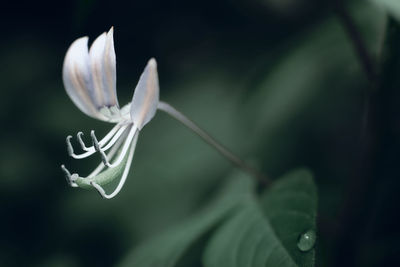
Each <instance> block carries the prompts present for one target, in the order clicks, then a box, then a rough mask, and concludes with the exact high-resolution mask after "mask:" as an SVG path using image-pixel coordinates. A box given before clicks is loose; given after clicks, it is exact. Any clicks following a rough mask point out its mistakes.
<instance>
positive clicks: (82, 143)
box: [76, 132, 90, 151]
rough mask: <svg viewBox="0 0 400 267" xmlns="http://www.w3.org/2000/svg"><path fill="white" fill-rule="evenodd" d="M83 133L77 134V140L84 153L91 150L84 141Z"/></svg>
mask: <svg viewBox="0 0 400 267" xmlns="http://www.w3.org/2000/svg"><path fill="white" fill-rule="evenodd" d="M82 135H83V133H82V132H79V133H77V134H76V138H77V139H78V142H79V144H80V145H81V148H82V150H84V151H89V150H90V149H89V148H88V147H86V145H85V142H83V140H82Z"/></svg>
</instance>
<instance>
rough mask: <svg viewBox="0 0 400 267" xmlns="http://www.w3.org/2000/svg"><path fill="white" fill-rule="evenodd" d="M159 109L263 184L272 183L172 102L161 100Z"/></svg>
mask: <svg viewBox="0 0 400 267" xmlns="http://www.w3.org/2000/svg"><path fill="white" fill-rule="evenodd" d="M158 109H159V110H161V111H164V112H165V113H167V114H168V115H170V116H171V117H173V118H174V119H176V120H178V121H179V122H180V123H182V124H183V125H185V126H186V127H188V128H189V129H190V130H192V131H193V132H195V133H196V134H197V135H198V136H200V137H201V138H202V139H203V140H204V141H205V142H206V143H208V144H209V145H211V146H212V147H214V148H215V149H216V150H217V151H218V152H219V153H220V154H221V155H222V156H224V157H225V158H227V159H228V160H229V161H231V162H232V163H233V164H234V165H236V166H237V167H239V168H241V169H242V170H244V171H245V172H247V173H248V174H250V175H251V176H253V177H254V178H256V179H257V180H258V182H259V183H260V184H261V185H263V186H267V185H269V184H270V182H271V181H270V180H269V179H268V177H266V176H265V175H263V174H262V173H260V172H259V171H258V170H256V169H254V168H252V167H251V166H249V165H248V164H247V163H246V162H245V161H244V160H242V159H240V158H239V157H238V156H236V155H235V154H234V153H232V151H230V150H229V149H228V148H226V147H225V146H223V145H222V144H220V143H218V142H217V141H216V140H215V139H214V138H212V137H211V136H210V135H209V134H208V133H207V132H206V131H204V130H203V129H201V128H200V127H199V126H198V125H197V124H195V123H194V122H193V121H191V120H190V119H189V118H187V117H186V116H185V115H183V114H182V113H181V112H179V111H178V110H176V109H175V108H174V107H172V106H171V105H170V104H168V103H165V102H162V101H160V102H159V103H158Z"/></svg>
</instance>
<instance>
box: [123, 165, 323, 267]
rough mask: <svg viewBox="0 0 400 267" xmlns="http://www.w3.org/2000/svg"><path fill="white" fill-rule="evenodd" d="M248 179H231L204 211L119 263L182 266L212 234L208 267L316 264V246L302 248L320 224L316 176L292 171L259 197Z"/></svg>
mask: <svg viewBox="0 0 400 267" xmlns="http://www.w3.org/2000/svg"><path fill="white" fill-rule="evenodd" d="M249 179H250V178H249V177H246V176H244V175H240V176H238V175H236V176H234V177H232V178H231V179H229V181H228V184H227V185H226V188H225V189H224V190H222V191H221V192H220V194H219V195H218V196H217V198H216V200H214V201H213V202H212V203H211V204H210V205H209V206H208V207H207V208H206V209H205V210H203V211H202V212H201V213H198V214H195V215H193V216H192V217H190V218H189V219H187V220H186V221H184V222H183V223H182V224H180V225H177V226H176V227H174V228H173V229H170V230H169V231H166V232H165V233H163V234H161V235H157V236H156V237H155V238H154V239H151V240H150V241H147V242H145V243H144V244H143V245H141V246H139V247H138V248H135V249H134V251H133V252H132V253H131V254H130V255H129V256H128V257H127V258H126V259H125V260H124V261H123V263H122V264H121V265H120V266H151V267H156V266H157V267H167V266H168V267H173V266H177V264H178V263H179V262H180V260H182V259H183V258H185V252H188V251H190V247H191V246H194V244H195V243H196V242H199V241H200V240H201V239H202V238H208V236H209V235H210V236H211V237H210V238H209V239H207V240H206V241H205V244H204V248H203V249H202V250H203V256H202V257H203V265H204V266H206V267H213V266H232V267H233V266H240V267H242V266H243V267H245V266H249V267H253V266H306V267H308V266H314V254H315V252H314V249H313V246H310V249H308V250H306V251H301V250H300V249H299V247H298V241H299V238H300V237H301V235H302V234H304V233H305V232H306V231H310V230H311V231H315V228H316V225H315V217H316V205H317V204H316V202H317V195H316V188H315V185H314V183H313V181H312V178H311V175H310V174H309V173H308V172H307V171H304V170H298V171H294V172H291V173H289V174H287V175H285V176H284V177H283V178H281V179H279V180H277V181H276V182H275V183H274V184H273V186H272V187H271V188H270V189H268V190H266V191H265V192H264V193H263V194H262V195H261V196H260V197H258V196H256V195H255V194H254V191H253V186H251V182H250V181H251V180H249ZM213 229H214V230H213ZM185 260H186V261H191V262H189V263H186V264H195V263H196V262H197V261H198V259H196V257H194V258H192V259H185Z"/></svg>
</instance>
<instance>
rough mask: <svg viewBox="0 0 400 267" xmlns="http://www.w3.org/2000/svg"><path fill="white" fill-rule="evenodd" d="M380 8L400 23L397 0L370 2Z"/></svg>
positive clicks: (375, 0) (398, 2) (373, 0)
mask: <svg viewBox="0 0 400 267" xmlns="http://www.w3.org/2000/svg"><path fill="white" fill-rule="evenodd" d="M371 1H372V2H374V3H375V4H377V5H379V6H381V7H382V8H383V9H384V10H386V12H388V13H389V14H390V15H391V16H393V17H395V18H396V19H397V20H399V21H400V1H399V0H371Z"/></svg>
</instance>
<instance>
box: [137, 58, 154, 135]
mask: <svg viewBox="0 0 400 267" xmlns="http://www.w3.org/2000/svg"><path fill="white" fill-rule="evenodd" d="M158 101H159V85H158V74H157V63H156V60H155V59H154V58H152V59H150V60H149V62H148V63H147V66H146V68H145V69H144V71H143V73H142V75H141V76H140V79H139V82H138V84H137V86H136V89H135V93H134V94H133V98H132V102H131V120H132V121H133V123H134V124H136V126H137V127H138V129H139V130H141V129H142V128H143V126H144V125H145V124H147V123H148V122H149V121H150V120H151V119H152V118H153V117H154V115H155V113H156V111H157V105H158Z"/></svg>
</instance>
